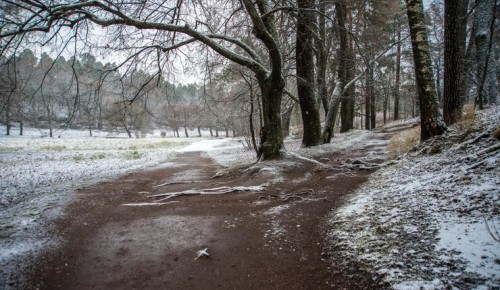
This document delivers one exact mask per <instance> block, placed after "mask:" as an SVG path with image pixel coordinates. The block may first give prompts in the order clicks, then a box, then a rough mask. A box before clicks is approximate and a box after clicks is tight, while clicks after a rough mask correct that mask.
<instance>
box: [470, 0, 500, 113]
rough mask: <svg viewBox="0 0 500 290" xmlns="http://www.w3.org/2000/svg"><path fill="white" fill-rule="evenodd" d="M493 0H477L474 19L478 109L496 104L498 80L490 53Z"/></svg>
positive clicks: (493, 11)
mask: <svg viewBox="0 0 500 290" xmlns="http://www.w3.org/2000/svg"><path fill="white" fill-rule="evenodd" d="M495 2H496V1H495V0H477V2H476V3H477V5H476V15H475V18H474V33H475V35H474V40H475V44H476V62H477V74H476V79H477V80H478V82H479V88H478V93H477V94H478V100H477V102H478V103H479V109H483V107H484V105H487V104H497V103H498V92H497V90H498V89H497V88H498V80H497V78H496V64H495V58H494V56H493V53H492V50H491V48H492V41H493V30H494V20H495V17H494V16H495V10H496V9H495V8H496V3H495Z"/></svg>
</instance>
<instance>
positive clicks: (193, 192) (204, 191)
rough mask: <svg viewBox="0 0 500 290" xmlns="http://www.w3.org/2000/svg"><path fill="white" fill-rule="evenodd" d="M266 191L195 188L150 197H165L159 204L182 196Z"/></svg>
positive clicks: (256, 188) (246, 187) (258, 189)
mask: <svg viewBox="0 0 500 290" xmlns="http://www.w3.org/2000/svg"><path fill="white" fill-rule="evenodd" d="M264 190H265V186H262V185H257V186H235V187H229V186H221V187H215V188H206V189H196V188H194V189H188V190H184V191H177V192H166V193H160V194H154V195H150V196H148V197H163V198H161V199H159V200H157V202H159V201H163V200H167V199H171V198H174V197H178V196H182V195H219V194H226V193H232V192H245V191H255V192H262V191H264Z"/></svg>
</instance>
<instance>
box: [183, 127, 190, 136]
mask: <svg viewBox="0 0 500 290" xmlns="http://www.w3.org/2000/svg"><path fill="white" fill-rule="evenodd" d="M184 135H186V138H189V133H188V129H187V127H186V126H184Z"/></svg>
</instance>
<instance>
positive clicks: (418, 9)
mask: <svg viewBox="0 0 500 290" xmlns="http://www.w3.org/2000/svg"><path fill="white" fill-rule="evenodd" d="M406 5H407V9H406V11H407V14H408V23H409V26H410V35H411V43H412V50H413V59H414V62H415V77H416V79H417V91H418V97H419V103H420V128H421V131H420V139H421V140H426V139H428V138H431V137H433V136H436V135H441V134H443V133H444V132H445V131H446V125H445V124H444V121H443V118H442V116H441V113H440V112H439V108H438V100H437V96H436V88H435V82H434V74H433V72H432V62H431V57H430V53H429V42H428V40H427V31H426V26H425V17H424V7H423V4H422V0H406Z"/></svg>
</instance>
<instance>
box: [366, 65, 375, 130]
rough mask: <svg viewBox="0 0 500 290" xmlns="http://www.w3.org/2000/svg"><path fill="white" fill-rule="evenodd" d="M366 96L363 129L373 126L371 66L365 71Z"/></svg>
mask: <svg viewBox="0 0 500 290" xmlns="http://www.w3.org/2000/svg"><path fill="white" fill-rule="evenodd" d="M365 80H366V97H365V130H370V129H372V128H373V124H372V121H373V120H372V114H373V109H372V107H373V103H372V102H373V101H374V93H375V92H374V91H375V90H374V87H373V68H372V67H368V68H367V72H366V78H365Z"/></svg>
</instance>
